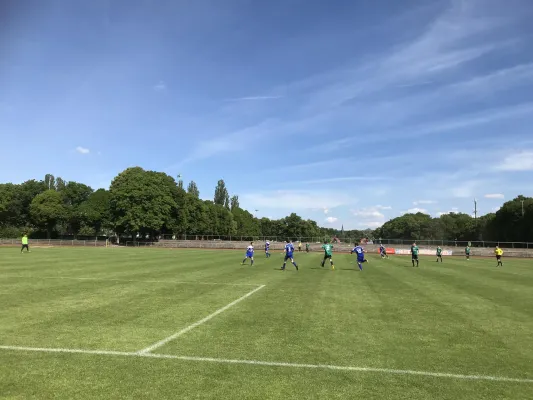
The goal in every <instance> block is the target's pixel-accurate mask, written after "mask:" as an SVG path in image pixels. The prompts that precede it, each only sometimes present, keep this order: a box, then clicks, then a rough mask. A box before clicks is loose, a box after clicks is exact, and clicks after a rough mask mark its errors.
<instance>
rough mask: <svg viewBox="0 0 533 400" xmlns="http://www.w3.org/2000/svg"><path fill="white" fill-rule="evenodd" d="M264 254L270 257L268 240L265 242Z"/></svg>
mask: <svg viewBox="0 0 533 400" xmlns="http://www.w3.org/2000/svg"><path fill="white" fill-rule="evenodd" d="M265 256H266V258H269V257H270V242H269V241H268V240H267V241H266V242H265Z"/></svg>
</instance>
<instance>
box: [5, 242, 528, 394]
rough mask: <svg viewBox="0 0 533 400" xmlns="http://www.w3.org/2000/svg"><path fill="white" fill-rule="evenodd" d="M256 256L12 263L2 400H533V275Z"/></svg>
mask: <svg viewBox="0 0 533 400" xmlns="http://www.w3.org/2000/svg"><path fill="white" fill-rule="evenodd" d="M242 255H243V252H234V251H209V250H163V249H161V250H159V249H129V248H108V249H83V248H72V249H62V248H50V249H45V248H35V249H33V251H32V253H30V254H22V255H21V254H20V253H19V252H18V250H17V249H13V248H2V249H0V398H3V399H4V398H8V399H29V398H38V399H52V398H53V399H90V398H105V399H122V398H124V399H134V398H135V399H140V398H144V399H148V398H151V399H202V398H216V399H267V398H283V399H318V398H322V399H341V398H342V399H348V398H349V399H354V398H361V399H362V398H364V399H453V400H457V399H469V400H471V399H531V398H533V265H532V262H531V261H530V260H520V259H507V260H505V259H504V267H503V268H498V269H497V268H495V261H494V260H492V259H472V260H470V261H468V262H467V261H466V260H464V259H462V258H445V259H444V263H442V264H440V263H439V264H437V263H435V261H434V258H433V257H422V258H421V264H420V268H413V267H411V264H410V259H409V258H407V257H401V256H397V257H391V259H389V260H380V259H379V258H377V257H374V256H370V263H368V264H367V265H365V270H364V271H363V272H359V271H358V270H357V267H356V265H355V264H354V258H352V257H351V256H350V255H349V254H335V261H336V271H331V270H330V269H329V268H321V267H320V259H321V255H320V254H296V260H297V262H299V265H300V271H298V272H296V271H295V270H294V268H293V267H292V266H290V265H288V266H287V271H284V272H282V271H280V270H279V268H280V266H281V264H282V255H281V254H280V253H274V254H273V256H272V257H271V258H270V259H268V260H267V259H265V258H264V255H263V254H262V252H258V254H257V257H256V265H255V266H254V267H251V266H250V265H247V266H241V265H240V261H241V260H242ZM78 350H79V351H78Z"/></svg>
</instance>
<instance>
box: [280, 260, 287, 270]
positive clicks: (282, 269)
mask: <svg viewBox="0 0 533 400" xmlns="http://www.w3.org/2000/svg"><path fill="white" fill-rule="evenodd" d="M285 265H287V263H286V262H284V263H283V267H281V269H282V270H283V269H285Z"/></svg>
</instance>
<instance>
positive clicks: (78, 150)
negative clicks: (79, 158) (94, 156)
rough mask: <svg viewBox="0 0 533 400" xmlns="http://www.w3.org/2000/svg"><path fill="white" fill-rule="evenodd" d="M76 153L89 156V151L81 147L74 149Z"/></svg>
mask: <svg viewBox="0 0 533 400" xmlns="http://www.w3.org/2000/svg"><path fill="white" fill-rule="evenodd" d="M76 151H77V152H78V153H80V154H89V153H90V152H91V151H90V150H89V149H87V148H85V147H81V146H78V147H76Z"/></svg>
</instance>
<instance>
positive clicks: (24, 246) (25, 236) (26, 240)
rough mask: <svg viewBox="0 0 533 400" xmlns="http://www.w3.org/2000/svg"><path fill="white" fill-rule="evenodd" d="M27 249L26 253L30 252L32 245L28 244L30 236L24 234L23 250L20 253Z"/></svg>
mask: <svg viewBox="0 0 533 400" xmlns="http://www.w3.org/2000/svg"><path fill="white" fill-rule="evenodd" d="M24 249H26V251H27V252H28V253H29V252H30V245H29V244H28V235H26V234H24V236H22V248H21V249H20V252H21V253H22V252H23V251H24Z"/></svg>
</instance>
